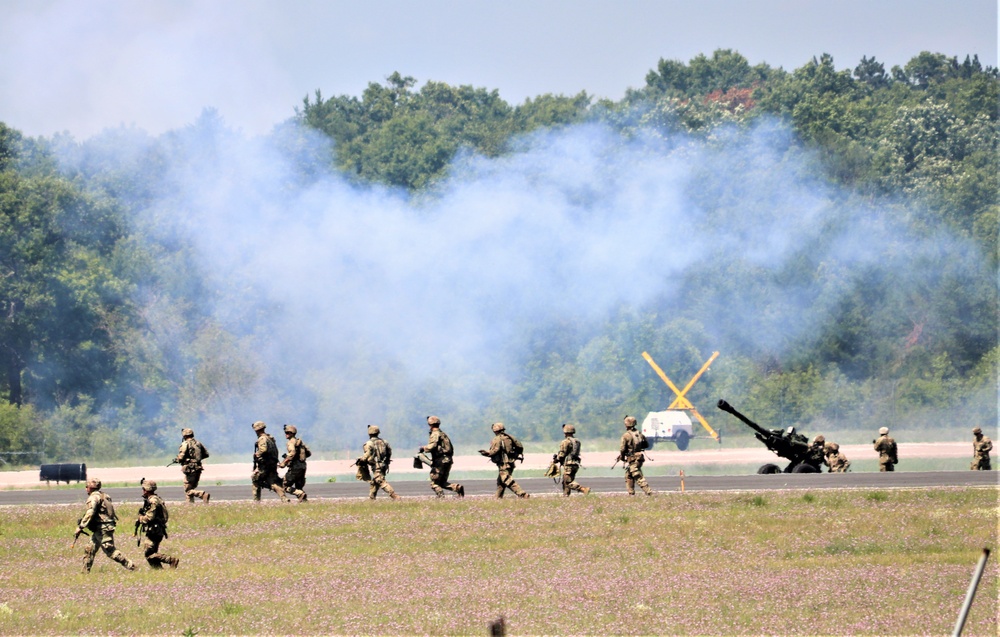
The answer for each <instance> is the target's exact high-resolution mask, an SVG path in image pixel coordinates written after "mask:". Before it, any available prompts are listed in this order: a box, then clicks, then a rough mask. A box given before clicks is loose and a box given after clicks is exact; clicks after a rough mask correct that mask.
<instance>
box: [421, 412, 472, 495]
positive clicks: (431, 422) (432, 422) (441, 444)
mask: <svg viewBox="0 0 1000 637" xmlns="http://www.w3.org/2000/svg"><path fill="white" fill-rule="evenodd" d="M427 427H428V428H429V429H430V431H429V433H428V435H427V444H426V445H424V446H423V447H421V448H420V452H421V453H429V454H431V473H430V480H431V489H434V493H436V494H437V497H439V498H443V497H444V492H445V489H447V490H448V491H454V492H455V494H456V495H457V496H458V497H460V498H464V497H465V487H463V486H462V485H460V484H458V483H454V484H452V483H450V482H448V474H449V473H451V463H452V456H454V454H455V448H454V447H453V446H452V444H451V439H450V438H448V434H446V433H445V432H443V431H441V419H440V418H438V417H437V416H427Z"/></svg>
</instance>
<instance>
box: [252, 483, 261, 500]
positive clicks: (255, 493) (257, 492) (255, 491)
mask: <svg viewBox="0 0 1000 637" xmlns="http://www.w3.org/2000/svg"><path fill="white" fill-rule="evenodd" d="M252 490H253V501H254V502H260V487H254V488H253V489H252Z"/></svg>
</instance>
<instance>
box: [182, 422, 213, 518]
mask: <svg viewBox="0 0 1000 637" xmlns="http://www.w3.org/2000/svg"><path fill="white" fill-rule="evenodd" d="M181 438H182V441H181V446H180V449H178V450H177V457H176V458H174V462H176V463H177V464H179V465H181V471H182V472H183V473H184V495H186V496H187V501H188V502H190V503H194V499H195V498H201V500H202V502H205V503H206V504H207V503H208V500H209V498H211V497H212V495H211V494H210V493H209V492H208V491H199V490H198V481H199V480H201V472H202V469H203V467H202V466H201V461H202V460H204V459H205V458H207V457H208V449H206V448H205V445H203V444H201V443H200V442H198V441H197V440H195V439H194V431H192V430H191V429H181Z"/></svg>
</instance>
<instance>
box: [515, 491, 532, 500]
mask: <svg viewBox="0 0 1000 637" xmlns="http://www.w3.org/2000/svg"><path fill="white" fill-rule="evenodd" d="M517 497H519V498H523V499H525V500H527V499H528V498H530V497H531V494H530V493H527V492H525V491H522V492H520V493H518V494H517Z"/></svg>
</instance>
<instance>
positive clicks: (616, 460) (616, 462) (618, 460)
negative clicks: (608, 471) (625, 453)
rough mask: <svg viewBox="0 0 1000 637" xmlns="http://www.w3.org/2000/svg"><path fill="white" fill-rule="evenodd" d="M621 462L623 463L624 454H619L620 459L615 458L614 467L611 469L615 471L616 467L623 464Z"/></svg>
mask: <svg viewBox="0 0 1000 637" xmlns="http://www.w3.org/2000/svg"><path fill="white" fill-rule="evenodd" d="M621 461H622V454H618V457H617V458H615V463H614V464H613V465H611V468H612V469H614V468H615V467H617V466H618V463H619V462H621Z"/></svg>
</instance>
